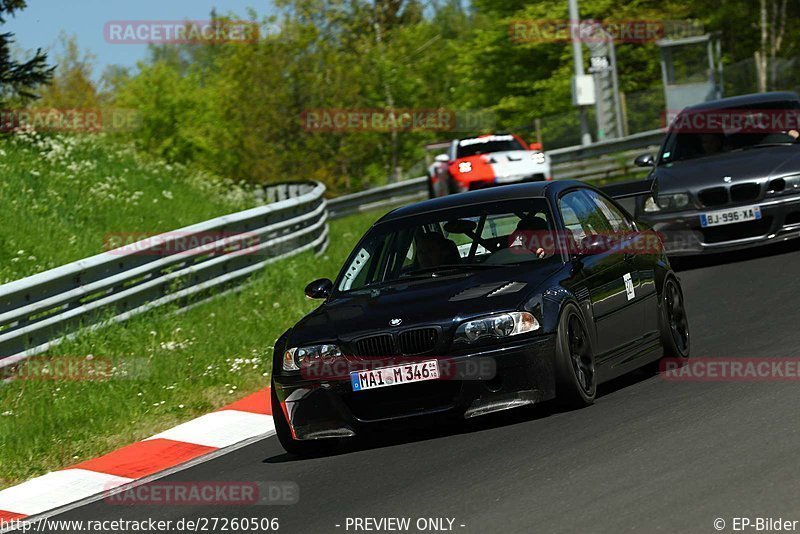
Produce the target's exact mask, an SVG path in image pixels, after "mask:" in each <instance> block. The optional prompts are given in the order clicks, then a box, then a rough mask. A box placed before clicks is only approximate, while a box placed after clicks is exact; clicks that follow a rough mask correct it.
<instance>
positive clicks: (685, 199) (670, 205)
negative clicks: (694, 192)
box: [645, 193, 689, 211]
mask: <svg viewBox="0 0 800 534" xmlns="http://www.w3.org/2000/svg"><path fill="white" fill-rule="evenodd" d="M656 203H657V204H658V207H659V208H661V209H662V210H670V209H681V208H685V207H686V206H688V205H689V194H688V193H674V194H671V195H657V196H656ZM645 211H647V210H646V209H645Z"/></svg>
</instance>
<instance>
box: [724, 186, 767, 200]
mask: <svg viewBox="0 0 800 534" xmlns="http://www.w3.org/2000/svg"><path fill="white" fill-rule="evenodd" d="M760 194H761V186H760V185H758V184H756V183H749V184H736V185H732V186H731V200H733V201H734V202H747V201H748V200H755V199H757V198H758V196H759V195H760Z"/></svg>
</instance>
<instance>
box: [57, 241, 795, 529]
mask: <svg viewBox="0 0 800 534" xmlns="http://www.w3.org/2000/svg"><path fill="white" fill-rule="evenodd" d="M798 266H800V245H798V244H797V243H787V244H783V245H779V246H772V247H769V248H767V249H758V250H757V251H755V252H742V253H736V254H728V255H724V256H720V257H715V258H713V259H702V260H701V261H693V262H691V263H690V264H688V265H684V266H683V268H682V269H681V271H680V272H679V275H680V277H681V280H682V282H683V287H684V292H685V297H686V301H687V307H688V313H689V320H690V325H691V329H692V353H693V356H694V357H701V356H702V357H777V356H780V357H798V356H800V313H799V310H798V307H799V306H800V268H798ZM601 394H602V395H601V397H600V398H598V399H597V402H596V404H595V405H594V406H592V407H589V408H586V409H582V410H577V411H570V412H561V411H558V410H557V409H555V408H554V407H552V406H550V405H547V404H543V405H541V406H539V407H536V408H533V409H531V410H527V411H521V412H520V411H516V412H513V411H512V412H507V413H505V414H502V415H500V416H497V417H494V416H493V417H490V418H488V419H484V420H483V421H481V422H480V423H478V424H476V425H472V426H466V427H465V426H463V425H462V426H444V427H440V426H437V427H436V428H418V429H414V430H412V431H397V432H390V433H387V434H382V435H379V436H376V437H373V438H372V439H371V440H368V441H366V442H363V443H361V444H359V445H358V446H356V447H350V448H346V449H344V450H342V451H340V452H339V453H338V454H336V455H334V456H329V457H325V458H318V459H310V460H298V459H294V458H291V457H288V456H286V455H285V454H284V453H283V450H282V449H281V447H280V445H279V444H278V441H277V439H276V438H275V437H271V438H268V439H265V440H263V441H260V442H257V443H255V444H252V445H250V446H247V447H245V448H242V449H239V450H237V451H235V452H232V453H230V454H228V455H226V456H223V457H220V458H217V459H214V460H212V461H209V462H206V463H203V464H200V465H198V466H195V467H193V468H191V469H189V470H186V471H183V472H179V473H176V474H174V475H172V476H171V477H170V478H168V479H165V480H174V481H293V482H296V483H297V484H298V485H299V489H300V499H299V503H298V504H295V505H292V506H253V507H249V508H231V507H230V506H217V507H209V506H203V507H192V506H173V507H163V508H160V507H147V506H119V505H112V504H108V503H105V502H102V501H101V502H96V503H92V504H89V505H86V506H84V507H82V508H78V509H75V510H72V511H70V512H67V513H64V514H61V515H59V516H57V519H93V520H104V519H109V520H113V519H119V518H122V519H147V518H150V517H152V518H158V519H172V520H178V519H180V518H201V517H207V518H208V517H253V516H256V517H262V516H263V517H277V518H278V519H279V521H280V532H288V533H306V532H308V533H341V532H355V531H356V530H354V529H353V528H350V529H349V530H347V529H346V528H345V525H346V520H347V518H348V517H350V518H363V517H409V518H411V519H412V525H413V523H414V521H416V519H417V518H420V517H424V518H427V517H447V518H454V519H455V522H454V531H455V532H464V533H487V532H504V533H508V532H526V533H527V532H539V533H550V532H569V533H575V532H609V533H619V532H648V533H649V532H671V533H674V532H706V533H707V532H717V530H716V529H715V528H714V525H713V522H714V520H715V519H716V518H722V519H724V520H725V521H726V526H725V528H724V529H723V532H733V530H732V528H731V525H732V524H731V521H732V518H733V517H750V518H756V517H773V518H777V517H781V518H783V519H794V520H800V424H798V423H800V384H798V383H774V382H770V383H752V382H749V383H745V382H712V383H708V382H705V383H686V382H669V381H665V380H664V379H663V377H661V376H660V375H658V374H657V373H653V372H649V373H647V372H637V373H634V374H632V375H630V376H628V377H623V378H622V379H620V380H618V381H615V382H614V383H612V384H610V385H607V386H606V387H604V388H603V389H602V391H601ZM336 525H340V526H339V527H337V526H336ZM460 525H464V526H463V527H462V526H460ZM798 530H800V527H798ZM410 532H417V530H416V529H415V528H412V529H411V530H410Z"/></svg>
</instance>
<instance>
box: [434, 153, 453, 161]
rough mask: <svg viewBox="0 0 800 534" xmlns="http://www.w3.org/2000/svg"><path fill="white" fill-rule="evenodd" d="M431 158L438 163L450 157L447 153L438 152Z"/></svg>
mask: <svg viewBox="0 0 800 534" xmlns="http://www.w3.org/2000/svg"><path fill="white" fill-rule="evenodd" d="M433 160H434V161H438V162H439V163H447V162H448V161H450V157H449V156H448V155H447V154H439V155H438V156H436V157H435V158H433Z"/></svg>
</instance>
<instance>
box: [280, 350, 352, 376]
mask: <svg viewBox="0 0 800 534" xmlns="http://www.w3.org/2000/svg"><path fill="white" fill-rule="evenodd" d="M341 356H342V351H341V350H339V347H338V346H336V345H330V344H325V345H311V346H308V347H293V348H291V349H287V350H286V352H284V353H283V370H284V371H299V370H300V367H301V366H303V365H306V366H307V365H309V364H314V363H319V362H321V361H330V360H331V359H336V358H339V357H341Z"/></svg>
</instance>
